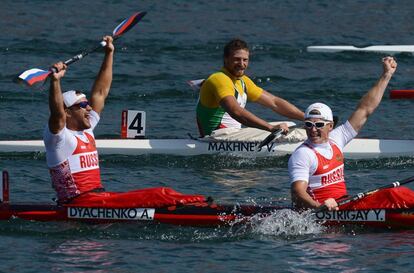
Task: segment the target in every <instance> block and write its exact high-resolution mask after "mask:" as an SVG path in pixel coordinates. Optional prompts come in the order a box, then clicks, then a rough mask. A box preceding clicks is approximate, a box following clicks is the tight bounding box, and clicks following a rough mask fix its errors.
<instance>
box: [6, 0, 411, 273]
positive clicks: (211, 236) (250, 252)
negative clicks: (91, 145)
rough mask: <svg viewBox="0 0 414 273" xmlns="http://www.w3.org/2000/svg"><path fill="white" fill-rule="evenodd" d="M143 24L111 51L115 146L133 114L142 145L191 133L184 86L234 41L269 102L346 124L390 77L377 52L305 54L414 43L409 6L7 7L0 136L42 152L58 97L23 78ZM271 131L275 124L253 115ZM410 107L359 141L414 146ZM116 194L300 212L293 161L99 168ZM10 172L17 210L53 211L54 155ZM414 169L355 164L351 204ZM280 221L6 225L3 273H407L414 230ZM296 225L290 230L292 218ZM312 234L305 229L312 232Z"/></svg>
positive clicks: (401, 164)
mask: <svg viewBox="0 0 414 273" xmlns="http://www.w3.org/2000/svg"><path fill="white" fill-rule="evenodd" d="M144 10H145V11H147V12H148V14H147V16H146V17H145V18H144V19H143V20H142V21H141V22H140V23H139V24H138V25H137V26H135V28H134V29H132V30H131V31H130V32H129V33H127V34H126V35H125V36H123V37H122V38H121V39H119V40H118V41H117V42H116V57H115V65H114V82H113V86H112V90H111V94H110V97H109V99H108V101H107V104H106V106H105V111H104V113H103V115H102V120H101V123H100V125H99V126H98V128H97V130H96V135H97V136H98V137H118V136H119V131H120V115H121V111H122V110H123V109H136V110H144V111H146V113H147V137H149V138H167V137H168V138H182V137H185V136H186V135H187V133H189V132H190V133H192V134H193V135H194V134H196V126H195V122H194V108H195V104H196V101H197V94H196V93H195V92H194V91H192V90H191V89H190V88H189V87H188V86H187V85H186V81H187V80H191V79H199V78H205V77H207V76H208V75H209V74H210V73H212V72H213V71H215V70H217V69H219V68H220V66H221V63H222V60H221V55H222V49H223V44H224V43H226V42H227V41H228V40H229V39H231V38H233V37H242V38H243V39H245V40H247V41H248V42H249V43H250V45H251V47H252V57H251V63H250V67H249V75H251V77H252V78H253V80H254V81H255V82H256V83H257V84H258V85H260V86H262V87H264V88H265V89H266V90H269V91H271V92H272V93H274V94H276V95H280V96H282V97H283V98H285V99H287V100H289V101H292V102H294V103H295V104H296V105H297V106H298V107H300V108H302V109H303V108H305V107H306V106H307V105H308V104H310V103H312V102H314V101H322V102H325V103H327V104H329V105H331V106H332V108H333V109H334V112H335V114H336V115H338V116H339V117H340V119H341V120H342V121H344V120H345V119H346V118H347V117H348V116H349V114H350V113H351V112H352V110H353V109H354V108H355V106H356V104H357V102H358V100H359V99H360V97H361V96H362V95H363V94H364V92H366V90H368V88H369V87H370V86H371V85H372V84H373V83H374V82H375V81H376V80H377V78H378V76H379V75H380V73H381V65H380V59H381V57H382V55H381V54H352V53H346V54H345V53H341V54H318V53H307V52H306V46H308V45H326V44H334V45H339V44H344V45H368V44H411V43H412V36H413V32H414V31H413V27H412V26H413V25H414V19H413V17H412V14H413V12H414V5H413V4H412V3H411V1H385V0H380V1H374V2H372V1H341V2H333V1H322V0H319V1H307V2H304V1H265V0H260V1H255V2H254V3H253V2H251V1H245V0H241V1H139V2H136V1H110V0H107V1H99V2H97V1H54V2H51V1H42V0H39V1H22V0H14V1H9V0H6V1H2V8H1V9H0V18H1V20H0V29H1V32H2V34H3V35H2V36H1V37H0V55H1V61H0V139H39V138H41V135H42V132H43V128H44V125H45V122H46V121H47V118H48V106H47V92H46V91H33V90H30V89H27V88H23V87H21V86H18V85H16V84H14V83H13V82H12V81H11V79H12V78H13V76H15V75H16V74H17V73H18V72H20V71H22V70H26V69H29V68H33V67H39V68H47V67H48V66H49V65H50V64H52V63H53V62H55V61H58V60H66V59H69V58H70V57H72V56H73V55H74V54H76V53H78V52H79V51H80V50H81V49H87V48H90V47H92V46H94V45H95V44H96V42H97V41H99V39H100V38H101V37H102V36H103V35H104V34H109V33H111V32H112V30H113V28H114V27H115V26H116V25H117V24H118V23H119V22H120V20H121V19H123V18H125V17H127V16H129V15H131V14H132V13H133V12H135V11H144ZM397 58H398V71H397V72H396V75H395V76H394V78H393V79H392V81H391V83H390V89H397V88H398V89H404V88H407V89H411V88H412V87H413V85H414V81H413V80H412V78H413V77H412V75H413V68H412V61H411V60H412V56H411V55H408V54H401V55H398V56H397ZM101 60H102V54H101V53H94V54H91V55H90V56H88V57H86V58H85V59H84V60H82V61H79V62H78V63H76V64H73V65H72V66H71V67H70V68H69V71H68V73H67V75H66V77H65V79H64V81H63V88H64V89H69V88H70V89H77V88H78V89H82V90H89V89H90V87H91V84H92V80H93V78H94V77H95V75H96V72H97V70H98V68H99V65H100V62H101ZM248 107H249V109H250V110H251V111H253V112H254V113H257V114H258V115H259V116H261V117H263V118H265V119H267V120H277V119H281V117H280V116H278V115H276V114H274V113H272V112H270V111H268V110H263V109H261V108H260V107H257V106H255V105H251V104H250V105H249V106H248ZM412 107H413V102H412V101H407V100H397V101H395V100H390V99H388V97H387V94H386V95H385V98H384V100H383V101H382V103H381V105H380V107H379V108H378V109H377V111H376V112H375V114H374V115H372V116H371V117H370V119H369V121H368V124H367V125H366V126H365V127H364V129H363V130H362V132H361V134H360V135H361V136H363V137H378V138H402V139H412V138H413V135H414V126H413V122H412V119H413V114H412ZM101 159H102V161H101V169H102V177H103V180H104V184H105V187H106V188H107V189H108V190H113V191H124V190H130V189H134V188H144V187H153V186H170V187H173V188H174V189H176V190H178V191H182V192H185V193H202V194H205V195H208V196H213V197H214V198H215V199H216V200H218V201H226V202H227V201H228V202H259V201H263V200H277V201H278V202H280V203H284V204H288V203H289V184H288V178H287V170H286V168H287V157H286V158H277V159H276V158H272V159H240V158H224V157H216V156H195V157H176V156H139V157H128V156H102V157H101ZM0 167H1V169H7V170H8V171H9V172H10V175H11V199H12V200H16V201H49V200H51V198H53V197H54V193H53V191H52V189H51V187H50V181H49V175H48V172H47V169H46V164H45V158H44V155H41V154H32V153H28V154H0ZM413 167H414V160H413V158H397V159H383V160H369V161H348V162H347V163H346V168H347V171H346V178H347V181H348V187H349V191H350V192H351V193H356V192H359V191H362V190H366V189H368V188H373V187H376V186H379V185H383V184H387V183H389V182H391V181H394V180H396V179H403V178H405V177H409V176H412V175H413V173H412V170H413ZM283 216H284V217H281V216H280V215H275V216H273V217H271V218H269V219H266V221H264V222H255V223H254V225H253V226H249V227H241V228H240V227H232V228H220V229H208V228H181V227H170V226H166V225H160V226H151V225H150V226H145V225H135V224H134V225H118V224H115V225H102V226H90V225H82V224H67V223H31V222H24V221H21V220H12V221H11V222H8V223H7V222H6V223H0V238H1V243H0V257H1V261H2V262H1V263H0V271H1V272H10V271H14V272H40V271H43V272H85V271H88V272H89V271H90V272H190V271H194V272H253V271H256V272H412V271H414V263H413V261H412V255H413V250H412V245H413V244H414V233H413V232H411V231H407V232H390V231H372V230H360V229H345V230H342V229H340V230H324V229H323V228H322V227H320V226H318V225H315V224H314V223H312V222H310V221H309V220H307V219H306V218H300V217H293V218H292V221H293V222H292V223H291V224H292V225H291V226H289V227H286V226H284V225H283V223H281V222H280V219H285V218H286V217H291V215H288V216H286V215H283ZM289 219H290V218H289ZM304 227H306V228H304Z"/></svg>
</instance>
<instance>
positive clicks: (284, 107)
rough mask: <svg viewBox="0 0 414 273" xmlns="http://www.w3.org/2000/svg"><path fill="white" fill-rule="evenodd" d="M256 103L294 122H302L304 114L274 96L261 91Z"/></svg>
mask: <svg viewBox="0 0 414 273" xmlns="http://www.w3.org/2000/svg"><path fill="white" fill-rule="evenodd" d="M256 102H257V103H259V104H261V105H263V106H265V107H267V108H270V109H272V110H273V111H274V112H276V113H278V114H280V115H282V116H285V117H288V118H292V119H296V120H304V117H305V114H304V113H303V112H302V111H301V110H299V109H298V108H297V107H296V106H294V105H293V104H291V103H290V102H288V101H287V100H284V99H282V98H280V97H277V96H274V95H272V94H270V93H269V92H267V91H265V90H263V93H262V95H261V96H260V97H259V99H258V100H257V101H256Z"/></svg>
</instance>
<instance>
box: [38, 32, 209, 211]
mask: <svg viewBox="0 0 414 273" xmlns="http://www.w3.org/2000/svg"><path fill="white" fill-rule="evenodd" d="M104 41H105V42H106V45H105V57H104V60H103V62H102V65H101V68H100V71H99V73H98V75H97V77H96V79H95V83H94V85H93V87H92V91H91V96H90V100H89V101H88V100H87V98H86V96H85V94H83V93H81V92H79V91H75V90H71V91H67V92H65V93H63V94H62V90H61V86H60V80H61V79H62V77H63V76H64V75H65V71H66V65H64V64H63V63H62V62H59V63H56V64H55V65H54V68H56V70H57V73H53V74H52V76H51V78H50V81H51V82H50V91H49V107H50V117H49V122H48V125H47V127H46V129H45V132H44V137H43V140H44V143H45V147H46V160H47V165H48V167H49V171H50V175H51V178H52V185H53V188H54V189H55V191H56V193H57V197H58V203H59V204H68V203H70V204H77V205H79V206H91V207H110V208H113V207H117V208H120V207H128V208H131V207H140V206H143V205H145V206H155V207H157V206H164V205H175V204H178V203H179V204H185V203H187V202H189V203H192V202H204V201H205V200H206V199H205V197H204V196H201V195H184V194H181V193H178V192H176V191H174V190H172V189H170V188H166V187H158V188H150V189H143V190H133V191H128V192H106V191H105V190H104V188H103V186H102V183H101V175H100V170H99V158H98V152H97V150H96V145H95V138H94V134H93V129H94V128H95V127H96V125H97V124H98V122H99V115H100V113H101V112H102V110H103V108H104V104H105V99H106V97H107V96H108V94H109V89H110V87H111V83H112V64H113V55H114V46H113V44H112V41H113V39H112V37H110V36H105V37H104ZM144 216H145V215H144ZM147 216H148V215H147Z"/></svg>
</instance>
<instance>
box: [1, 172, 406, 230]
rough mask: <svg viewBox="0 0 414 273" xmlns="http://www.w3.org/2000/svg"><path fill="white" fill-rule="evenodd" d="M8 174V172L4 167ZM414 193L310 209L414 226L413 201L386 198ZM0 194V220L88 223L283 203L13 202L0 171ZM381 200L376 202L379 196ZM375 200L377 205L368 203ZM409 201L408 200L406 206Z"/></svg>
mask: <svg viewBox="0 0 414 273" xmlns="http://www.w3.org/2000/svg"><path fill="white" fill-rule="evenodd" d="M6 174H7V173H6ZM407 195H409V196H408V197H409V198H412V199H413V200H414V192H413V191H411V190H410V189H408V188H405V187H399V188H395V189H390V190H384V191H382V193H380V192H379V194H374V195H372V196H369V197H366V198H365V199H362V200H360V201H357V202H354V203H353V204H348V205H346V206H344V207H342V208H341V209H340V210H339V211H322V212H318V213H314V218H315V220H317V221H320V222H322V223H323V224H324V225H344V224H354V225H360V226H369V227H376V228H395V229H414V205H413V204H414V203H413V204H411V203H410V202H411V201H409V202H407V200H404V201H403V202H397V203H396V202H393V203H392V205H389V204H391V203H390V202H388V201H384V198H385V199H387V198H388V199H389V200H391V201H393V198H394V199H395V198H401V196H404V198H405V197H407ZM2 196H3V199H2V202H1V203H0V220H10V219H12V218H20V219H24V220H31V221H76V222H89V223H114V222H131V221H135V222H136V221H139V222H143V223H164V224H172V225H180V226H203V227H217V226H225V225H231V224H234V223H235V222H237V223H245V222H248V221H250V220H251V219H252V217H253V216H254V217H255V219H257V217H258V216H259V218H260V217H266V216H269V215H270V214H271V213H274V212H275V211H277V210H281V209H290V208H288V207H280V206H260V205H234V204H222V205H221V204H216V203H214V202H212V201H209V200H208V199H207V201H206V202H196V203H187V204H183V205H180V204H175V205H171V206H163V207H140V206H135V207H92V206H83V205H75V206H74V205H71V204H68V205H57V204H51V203H50V204H48V203H11V202H10V200H9V181H8V175H5V172H3V194H2ZM378 200H379V202H378ZM373 202H377V206H376V207H374V206H371V207H369V206H370V204H372V203H373ZM407 205H409V206H407Z"/></svg>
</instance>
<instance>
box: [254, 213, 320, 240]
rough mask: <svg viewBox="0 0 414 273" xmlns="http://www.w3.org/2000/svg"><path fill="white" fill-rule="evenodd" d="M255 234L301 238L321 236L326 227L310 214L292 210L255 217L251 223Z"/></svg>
mask: <svg viewBox="0 0 414 273" xmlns="http://www.w3.org/2000/svg"><path fill="white" fill-rule="evenodd" d="M251 229H252V233H254V234H261V235H271V236H284V237H291V236H300V235H308V234H319V233H323V232H324V231H325V227H323V226H322V225H320V224H318V223H317V222H316V221H315V220H314V218H313V217H312V214H311V213H310V212H302V213H299V212H296V211H293V210H291V209H282V210H277V211H275V212H273V213H272V214H271V215H269V216H266V217H260V216H255V217H253V218H252V221H251Z"/></svg>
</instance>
